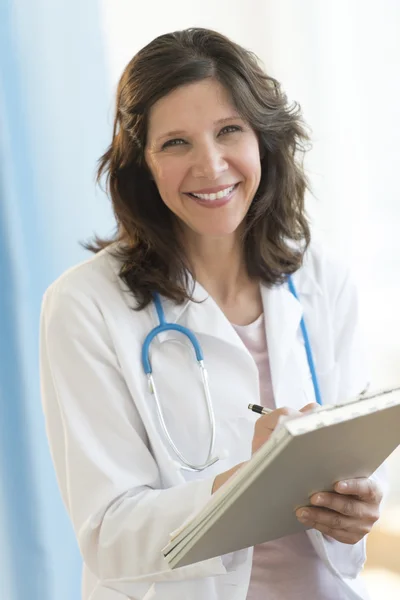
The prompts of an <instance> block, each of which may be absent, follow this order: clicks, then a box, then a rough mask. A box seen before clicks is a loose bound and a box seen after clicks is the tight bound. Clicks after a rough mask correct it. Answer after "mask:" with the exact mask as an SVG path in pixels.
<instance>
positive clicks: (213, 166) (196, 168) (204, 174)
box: [192, 143, 229, 181]
mask: <svg viewBox="0 0 400 600" xmlns="http://www.w3.org/2000/svg"><path fill="white" fill-rule="evenodd" d="M228 168H229V165H228V162H227V160H226V157H225V156H224V154H223V150H222V149H221V148H219V147H218V146H217V145H216V144H215V143H208V144H206V145H203V146H202V147H201V148H197V150H196V152H195V153H194V160H193V165H192V174H193V176H194V177H196V178H203V179H208V180H210V181H212V180H215V179H218V177H219V176H220V175H221V173H224V172H225V171H226V170H227V169H228Z"/></svg>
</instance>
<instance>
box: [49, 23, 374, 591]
mask: <svg viewBox="0 0 400 600" xmlns="http://www.w3.org/2000/svg"><path fill="white" fill-rule="evenodd" d="M305 142H306V134H305V132H304V129H303V126H302V124H301V119H300V115H299V111H298V110H297V109H296V108H295V107H290V106H288V104H287V100H286V98H285V96H284V94H283V93H282V91H281V89H280V87H279V85H278V83H277V82H276V81H274V80H273V79H272V78H271V77H268V76H267V75H266V74H265V73H264V72H263V71H262V69H261V67H260V66H259V64H258V63H257V61H256V59H255V57H254V56H253V55H252V54H250V53H249V52H247V51H246V50H244V49H243V48H241V47H240V46H238V45H236V44H234V43H233V42H231V41H230V40H228V39H227V38H225V37H223V36H222V35H219V34H218V33H215V32H212V31H208V30H205V29H190V30H186V31H181V32H177V33H173V34H168V35H163V36H161V37H159V38H157V39H155V40H154V41H153V42H151V43H150V44H149V45H148V46H146V47H145V48H144V49H142V50H141V51H140V52H139V53H138V54H137V55H136V56H135V57H134V58H133V59H132V61H131V62H130V63H129V64H128V66H127V67H126V69H125V72H124V73H123V75H122V78H121V81H120V84H119V88H118V93H117V108H116V117H115V126H114V133H113V139H112V142H111V145H110V147H109V149H108V151H107V152H106V153H105V155H104V156H103V158H102V160H101V162H100V168H99V177H101V176H102V175H103V174H106V175H107V178H108V186H109V192H110V196H111V199H112V203H113V207H114V212H115V215H116V218H117V222H118V231H117V234H116V236H115V239H114V240H112V241H102V240H97V242H96V244H95V247H94V250H96V251H98V252H97V253H96V255H95V256H94V257H93V258H92V259H91V260H89V261H87V262H85V263H84V264H82V265H79V266H78V267H76V268H74V269H72V270H70V271H68V272H67V273H66V274H64V275H63V276H62V277H61V278H60V279H59V280H58V281H57V282H55V283H54V284H53V285H52V286H51V287H50V289H49V290H48V291H47V293H46V295H45V299H44V305H43V315H42V359H41V360H42V382H43V402H44V408H45V414H46V419H47V431H48V436H49V440H50V445H51V450H52V455H53V459H54V463H55V467H56V471H57V475H58V481H59V485H60V488H61V491H62V494H63V498H64V501H65V504H66V506H67V509H68V512H69V514H70V516H71V519H72V522H73V525H74V528H75V531H76V535H77V538H78V541H79V545H80V549H81V552H82V556H83V559H84V563H85V566H84V585H83V598H84V599H85V600H89V598H90V600H118V599H121V600H122V598H135V599H144V598H146V599H150V598H162V599H174V600H178V599H185V600H186V599H188V598H190V599H192V600H200V599H201V600H214V599H215V600H217V599H218V600H219V599H228V598H229V599H232V598H235V599H237V600H245V598H250V599H256V598H257V599H258V598H268V599H284V600H289V599H292V598H301V599H303V598H318V599H325V600H337V599H338V598H341V599H342V598H346V599H347V598H348V599H352V598H354V599H355V598H365V595H364V592H363V588H362V585H361V583H360V581H359V580H358V574H359V572H360V570H361V568H362V565H363V563H364V559H365V535H366V533H368V531H369V530H370V529H371V526H372V525H373V523H374V522H375V521H376V520H377V518H378V512H379V503H380V500H381V496H382V494H381V491H380V487H379V486H378V483H377V481H376V478H375V479H370V480H366V479H365V480H364V479H360V480H357V481H349V482H347V488H346V486H345V484H346V482H343V484H342V487H340V484H339V485H338V486H337V489H336V491H335V492H334V493H330V494H322V495H321V504H320V506H318V505H317V504H316V501H317V498H316V497H312V498H311V502H312V504H314V505H315V506H314V507H311V508H310V510H309V511H308V512H309V514H308V516H307V517H303V520H302V522H303V523H304V524H305V525H307V526H308V527H311V529H310V530H309V531H308V532H305V531H304V532H303V533H301V534H298V535H294V536H290V537H287V538H283V539H281V540H277V541H275V542H270V543H268V544H263V545H261V546H258V547H256V548H255V549H254V553H253V549H247V550H242V551H240V552H235V553H233V554H230V555H227V556H223V557H221V558H215V559H211V560H209V561H204V562H202V563H198V564H194V565H190V566H188V567H184V568H179V569H177V570H174V571H171V570H169V569H168V566H167V564H166V562H165V560H164V558H163V555H162V552H161V550H162V548H163V547H164V546H165V545H166V543H167V542H168V540H169V536H170V534H171V532H173V531H174V530H175V529H177V528H178V527H179V526H180V525H181V524H182V523H183V522H184V521H185V520H186V519H187V518H188V517H189V516H190V515H191V514H192V513H193V512H196V511H197V510H198V509H199V508H200V507H201V506H202V505H203V504H204V503H205V502H206V501H207V500H208V498H209V497H210V495H211V494H212V493H214V492H215V491H216V490H217V489H218V488H219V487H220V486H221V485H222V484H223V483H224V482H225V481H227V480H228V479H229V477H230V476H231V475H232V473H234V472H235V471H236V469H237V468H238V466H239V465H240V464H242V463H243V462H244V461H247V460H248V459H249V458H250V456H251V453H252V452H254V451H255V450H256V449H257V448H258V447H259V446H260V445H261V444H263V443H264V442H265V441H266V440H267V439H268V437H269V435H270V434H271V431H272V430H273V429H274V427H275V425H276V423H277V420H278V418H279V416H281V415H285V414H288V413H290V412H293V413H296V411H300V410H303V411H304V410H308V409H309V408H310V407H312V406H314V404H313V403H314V402H315V396H314V390H313V387H312V383H311V380H310V376H309V368H308V363H307V358H306V355H305V351H304V345H303V338H302V336H301V331H300V320H301V316H302V313H303V312H304V317H305V320H306V323H307V327H308V331H309V336H310V340H311V346H312V349H313V352H314V359H315V364H316V370H317V376H318V380H319V386H320V392H321V396H322V398H323V401H324V402H326V403H335V402H337V401H338V400H339V399H340V400H343V399H344V398H348V397H351V396H354V395H355V394H357V393H359V392H360V391H361V390H362V389H364V387H365V385H366V379H365V374H364V371H363V368H362V365H361V364H359V356H360V352H359V346H358V341H357V334H356V320H357V306H356V298H355V292H354V288H353V286H352V284H351V283H350V282H349V279H348V275H347V273H346V272H344V271H343V270H342V269H341V268H339V267H338V266H337V265H335V264H334V263H332V262H331V261H330V260H329V259H328V258H327V257H326V255H325V254H324V253H323V252H322V251H321V250H320V249H316V248H314V247H310V246H309V241H310V233H309V227H308V224H307V220H306V217H305V214H304V194H305V190H306V179H305V175H304V172H303V169H302V165H301V161H300V160H299V157H298V154H299V152H301V150H302V148H303V146H304V143H305ZM292 274H293V277H292V281H293V283H294V285H295V287H296V290H297V294H298V299H296V298H295V297H294V295H293V294H292V293H291V292H290V290H289V289H288V285H287V278H288V276H289V275H292ZM154 294H155V296H154ZM157 298H158V299H159V301H160V306H161V308H162V310H163V312H164V314H165V318H166V320H167V321H168V322H172V323H175V324H178V325H183V326H185V327H187V328H189V329H190V330H191V331H193V332H194V333H195V334H196V335H197V337H198V340H199V342H200V344H201V347H202V350H203V353H204V357H205V364H206V366H207V368H208V375H209V385H210V389H211V395H212V399H213V407H214V411H215V419H216V439H215V450H214V452H209V453H208V454H209V456H207V450H208V448H209V446H210V436H211V430H210V423H209V420H208V414H207V405H206V402H205V400H204V396H203V388H202V380H201V377H200V375H199V372H198V369H197V368H196V367H197V365H196V361H195V360H194V356H193V351H192V347H191V345H190V343H189V341H188V339H187V338H186V337H185V336H183V335H181V334H179V332H177V331H167V332H163V333H161V334H160V335H159V336H158V337H157V338H156V339H155V340H154V341H153V342H152V344H151V347H150V358H151V367H152V369H153V374H154V382H155V384H156V385H157V389H158V392H159V401H160V404H161V407H162V411H163V415H164V419H165V424H166V426H167V430H168V433H169V435H170V437H171V441H172V442H173V444H175V446H176V449H177V451H179V452H180V453H181V454H182V455H183V460H182V457H180V456H179V455H178V454H177V452H176V451H175V450H174V449H173V448H172V447H171V444H170V442H169V441H168V439H167V437H166V434H165V431H164V430H163V428H162V426H161V423H160V419H159V416H158V413H157V407H156V402H155V397H154V395H152V393H151V390H149V387H148V381H147V378H146V376H145V373H144V370H143V366H142V362H141V351H142V346H143V343H144V340H145V338H146V336H147V335H148V333H149V332H150V331H151V330H152V329H153V328H154V327H156V326H157V325H158V323H159V316H160V315H159V314H157V311H156V309H155V302H156V300H157ZM250 402H251V403H257V404H263V405H265V406H267V407H269V408H271V409H273V411H272V412H271V413H270V414H269V415H267V416H263V417H261V418H260V419H259V420H256V417H255V415H254V414H253V413H251V412H250V411H249V410H248V409H247V406H248V404H249V403H250ZM215 456H218V457H219V460H218V461H217V462H214V461H213V460H212V459H214V458H215ZM209 459H211V460H209ZM184 461H186V463H189V464H192V465H193V464H194V465H195V466H196V465H197V467H200V468H198V469H197V470H196V469H192V470H190V469H187V468H185V462H184ZM186 466H187V464H186ZM203 467H204V468H203ZM267 501H268V498H266V502H267ZM300 512H301V511H298V517H299V519H301V518H302V517H301V516H300Z"/></svg>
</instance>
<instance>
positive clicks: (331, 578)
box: [233, 315, 340, 600]
mask: <svg viewBox="0 0 400 600" xmlns="http://www.w3.org/2000/svg"><path fill="white" fill-rule="evenodd" d="M233 327H234V328H235V330H236V332H237V333H238V335H239V336H240V338H241V339H242V341H243V343H244V344H245V346H246V347H247V349H248V350H249V352H250V353H251V355H252V356H253V359H254V360H255V362H256V365H257V367H258V372H259V378H260V402H261V404H262V405H263V406H266V407H268V408H276V407H275V401H274V396H273V390H272V382H271V373H270V368H269V359H268V348H267V338H266V333H265V325H264V315H261V316H260V317H259V318H258V319H257V320H256V321H254V323H251V324H250V325H244V326H241V325H233ZM339 597H340V584H339V580H338V578H337V577H336V576H335V575H334V574H333V573H331V571H330V570H329V569H328V568H327V567H326V566H325V564H324V563H323V562H322V561H321V559H320V558H319V556H318V555H317V553H316V551H315V550H314V548H313V546H312V544H311V542H310V540H309V538H308V536H307V534H306V533H305V532H301V533H297V534H295V535H290V536H287V537H284V538H281V539H279V540H275V541H273V542H267V543H265V544H260V545H258V546H255V547H254V555H253V567H252V572H251V579H250V586H249V590H248V593H247V600H264V599H265V600H304V599H305V598H318V600H337V599H338V598H339Z"/></svg>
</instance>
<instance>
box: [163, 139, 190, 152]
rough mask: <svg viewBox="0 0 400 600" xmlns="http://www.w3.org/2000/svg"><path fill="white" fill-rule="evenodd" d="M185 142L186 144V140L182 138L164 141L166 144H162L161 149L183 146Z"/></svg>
mask: <svg viewBox="0 0 400 600" xmlns="http://www.w3.org/2000/svg"><path fill="white" fill-rule="evenodd" d="M183 144H186V142H185V140H182V139H181V138H175V139H173V140H168V141H167V142H164V144H163V145H162V146H161V150H164V148H170V147H173V146H182V145H183Z"/></svg>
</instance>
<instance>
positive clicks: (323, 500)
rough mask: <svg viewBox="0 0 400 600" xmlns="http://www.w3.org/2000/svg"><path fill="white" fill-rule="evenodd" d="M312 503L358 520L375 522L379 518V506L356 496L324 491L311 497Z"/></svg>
mask: <svg viewBox="0 0 400 600" xmlns="http://www.w3.org/2000/svg"><path fill="white" fill-rule="evenodd" d="M310 501H311V504H313V505H314V506H320V507H324V508H328V509H329V510H332V511H335V512H337V513H340V514H342V515H345V516H347V517H352V518H353V519H356V520H365V521H369V522H371V523H375V521H377V520H378V519H379V511H378V507H375V506H374V505H372V504H367V503H366V502H363V501H362V500H358V499H357V498H356V497H355V496H344V495H342V494H336V493H335V492H322V493H318V494H314V495H313V496H311V498H310Z"/></svg>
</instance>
